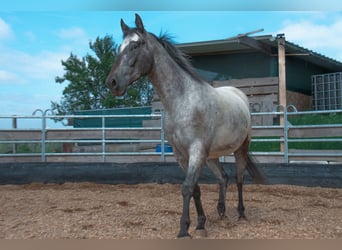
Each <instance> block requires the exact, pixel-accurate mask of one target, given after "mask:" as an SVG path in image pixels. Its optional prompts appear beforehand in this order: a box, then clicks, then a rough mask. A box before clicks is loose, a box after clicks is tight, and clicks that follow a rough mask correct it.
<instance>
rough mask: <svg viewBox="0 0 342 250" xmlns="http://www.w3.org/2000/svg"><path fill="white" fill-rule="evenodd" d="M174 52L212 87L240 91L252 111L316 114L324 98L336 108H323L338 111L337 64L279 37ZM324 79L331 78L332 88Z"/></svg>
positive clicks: (340, 81)
mask: <svg viewBox="0 0 342 250" xmlns="http://www.w3.org/2000/svg"><path fill="white" fill-rule="evenodd" d="M177 47H178V48H180V49H181V50H182V51H184V52H185V53H186V54H188V55H190V56H191V61H192V64H193V65H194V66H195V68H196V69H197V70H198V72H199V74H200V75H202V76H203V77H204V78H205V79H206V80H207V81H209V82H211V83H212V84H213V85H214V86H224V85H235V86H237V87H240V88H242V89H243V90H244V91H245V92H246V94H247V95H248V96H249V97H250V102H251V110H252V111H254V112H258V111H272V110H274V109H275V108H277V107H276V106H277V105H282V106H287V105H294V106H295V107H296V108H297V109H298V110H312V109H322V108H319V106H318V104H319V102H317V99H320V100H326V99H328V98H331V100H330V99H329V100H327V102H328V103H335V104H336V105H332V106H331V108H329V107H328V106H327V105H325V106H324V107H325V108H324V109H341V108H342V101H341V99H342V73H340V72H342V63H341V62H339V61H336V60H334V59H332V58H328V57H326V56H324V55H321V54H318V53H316V52H313V51H311V50H309V49H306V48H303V47H301V46H299V45H297V44H294V43H292V42H290V41H286V39H285V35H284V34H278V35H277V36H272V35H263V36H253V37H250V36H248V34H244V35H238V36H236V37H233V38H229V39H223V40H213V41H203V42H192V43H182V44H178V45H177ZM329 74H330V75H329ZM331 74H332V75H331ZM319 79H320V80H319ZM322 79H323V80H322ZM324 79H330V80H331V79H334V80H333V81H334V83H333V84H331V81H330V82H329V83H327V82H324ZM318 85H319V86H318ZM317 86H318V87H317ZM324 86H328V87H329V88H326V87H325V88H324ZM315 91H316V93H315ZM322 91H323V92H324V93H323V92H322ZM318 92H320V93H318ZM331 93H334V94H333V95H331ZM333 98H334V100H333Z"/></svg>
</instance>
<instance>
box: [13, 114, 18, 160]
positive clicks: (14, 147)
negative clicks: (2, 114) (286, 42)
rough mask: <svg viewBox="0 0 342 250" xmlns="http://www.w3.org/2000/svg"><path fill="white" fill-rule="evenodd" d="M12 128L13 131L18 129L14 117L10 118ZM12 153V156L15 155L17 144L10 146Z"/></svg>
mask: <svg viewBox="0 0 342 250" xmlns="http://www.w3.org/2000/svg"><path fill="white" fill-rule="evenodd" d="M12 128H13V129H17V128H18V124H17V117H15V116H13V118H12ZM12 152H13V154H16V153H17V144H16V143H13V145H12Z"/></svg>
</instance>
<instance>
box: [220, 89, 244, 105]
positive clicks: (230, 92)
mask: <svg viewBox="0 0 342 250" xmlns="http://www.w3.org/2000/svg"><path fill="white" fill-rule="evenodd" d="M215 90H216V91H217V92H218V93H219V94H220V95H221V96H222V97H223V99H225V100H230V101H234V102H236V103H237V104H240V101H242V102H244V104H245V105H246V106H247V108H248V106H249V101H248V98H247V96H246V95H245V93H243V92H242V91H241V90H240V89H238V88H235V87H232V86H225V87H219V88H215ZM232 98H233V99H232ZM239 99H240V100H239Z"/></svg>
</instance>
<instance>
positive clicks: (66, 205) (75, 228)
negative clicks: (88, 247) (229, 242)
mask: <svg viewBox="0 0 342 250" xmlns="http://www.w3.org/2000/svg"><path fill="white" fill-rule="evenodd" d="M201 188H202V202H203V206H204V209H205V212H206V215H207V224H206V228H207V231H208V238H220V239H231V238H233V239H240V238H243V239H265V238H266V239H274V238H283V239H294V238H301V239H303V238H342V189H332V188H309V187H298V186H286V185H270V186H265V185H245V186H244V195H245V199H244V200H245V207H246V216H247V218H248V220H247V221H238V220H237V219H238V217H237V211H236V205H237V191H236V187H235V185H229V188H228V193H227V201H226V205H227V217H226V218H225V219H223V220H220V219H219V218H218V215H217V212H216V203H217V198H218V186H217V185H214V184H213V185H211V184H210V185H209V184H206V185H201ZM180 190H181V187H180V185H171V184H140V185H100V184H92V183H66V184H63V185H57V184H30V185H4V186H0V203H1V207H0V238H2V239H31V238H34V239H82V238H90V239H126V238H130V239H131V238H133V239H143V238H144V239H174V238H176V235H177V233H178V229H179V219H180V215H181V206H182V198H181V193H180ZM191 220H192V224H191V226H190V233H191V234H192V235H193V236H194V238H196V237H198V236H196V234H195V232H194V229H195V222H196V215H195V209H194V206H193V202H192V206H191Z"/></svg>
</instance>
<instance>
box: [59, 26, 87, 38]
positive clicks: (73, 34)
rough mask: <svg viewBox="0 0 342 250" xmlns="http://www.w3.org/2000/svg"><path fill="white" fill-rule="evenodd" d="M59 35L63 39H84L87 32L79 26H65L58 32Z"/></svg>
mask: <svg viewBox="0 0 342 250" xmlns="http://www.w3.org/2000/svg"><path fill="white" fill-rule="evenodd" d="M57 36H58V37H59V38H62V39H84V38H87V34H86V32H85V31H84V30H83V29H82V28H79V27H71V28H64V29H61V30H59V31H58V32H57Z"/></svg>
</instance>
